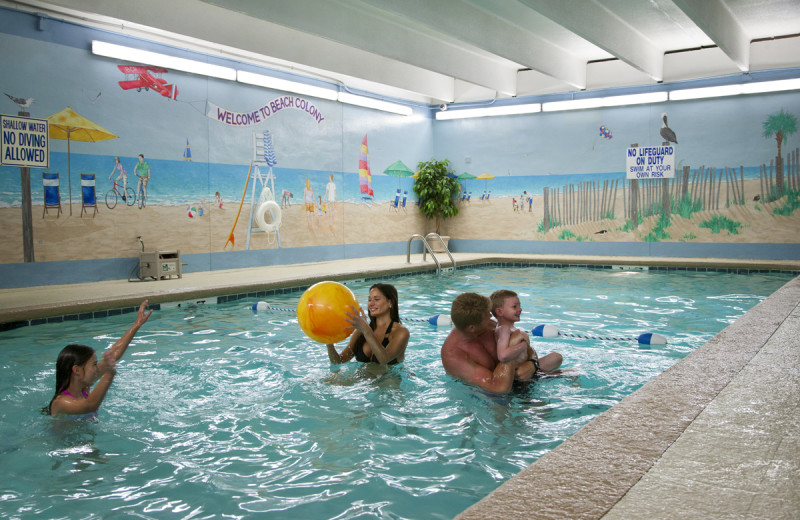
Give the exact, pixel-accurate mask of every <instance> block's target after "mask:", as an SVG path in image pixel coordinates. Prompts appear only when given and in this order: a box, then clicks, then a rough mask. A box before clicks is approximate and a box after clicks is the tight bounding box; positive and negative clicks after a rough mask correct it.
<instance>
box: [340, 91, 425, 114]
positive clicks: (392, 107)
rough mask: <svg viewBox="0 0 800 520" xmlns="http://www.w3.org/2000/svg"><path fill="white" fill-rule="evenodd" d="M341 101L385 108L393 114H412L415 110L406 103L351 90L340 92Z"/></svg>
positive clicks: (377, 108) (378, 108)
mask: <svg viewBox="0 0 800 520" xmlns="http://www.w3.org/2000/svg"><path fill="white" fill-rule="evenodd" d="M338 99H339V102H341V103H348V104H350V105H358V106H362V107H367V108H374V109H376V110H383V111H384V112H391V113H393V114H400V115H401V116H410V115H411V114H412V113H414V111H413V110H412V109H411V107H409V106H406V105H399V104H397V103H389V102H388V101H382V100H380V99H374V98H369V97H365V96H357V95H355V94H351V93H349V92H341V91H340V92H339V96H338Z"/></svg>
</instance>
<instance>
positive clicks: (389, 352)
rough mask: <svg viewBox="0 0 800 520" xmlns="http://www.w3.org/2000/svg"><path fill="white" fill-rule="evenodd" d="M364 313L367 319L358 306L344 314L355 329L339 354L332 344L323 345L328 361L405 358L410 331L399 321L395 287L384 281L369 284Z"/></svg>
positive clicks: (382, 361) (392, 362) (391, 362)
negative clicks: (326, 349)
mask: <svg viewBox="0 0 800 520" xmlns="http://www.w3.org/2000/svg"><path fill="white" fill-rule="evenodd" d="M367 313H368V315H369V322H367V316H365V315H364V310H363V309H361V308H359V309H353V313H349V312H348V313H347V316H348V318H347V321H348V322H349V323H350V324H351V325H352V327H353V329H355V331H354V332H353V334H351V335H350V340H349V342H348V344H347V346H346V347H345V348H344V350H342V352H341V353H340V352H337V351H336V346H335V345H333V344H327V345H326V346H327V348H328V358H329V359H330V361H331V363H336V364H339V363H347V362H348V361H350V360H351V359H353V358H355V359H356V361H360V362H362V363H379V364H381V365H396V364H397V363H399V362H401V361H403V360H404V359H405V352H406V347H407V346H408V339H409V337H410V334H409V332H408V329H407V328H406V327H405V326H403V324H402V323H400V311H399V301H398V297H397V289H396V288H395V287H394V286H393V285H391V284H387V283H376V284H375V285H373V286H372V287H370V288H369V300H368V302H367Z"/></svg>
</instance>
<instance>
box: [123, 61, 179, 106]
mask: <svg viewBox="0 0 800 520" xmlns="http://www.w3.org/2000/svg"><path fill="white" fill-rule="evenodd" d="M117 67H118V68H119V70H121V71H122V72H123V73H124V74H125V75H126V77H127V76H134V77H135V79H126V80H125V81H120V82H119V86H120V87H122V88H123V90H131V89H134V88H135V89H136V90H137V91H138V92H141V91H142V89H145V90H151V89H152V90H154V91H156V92H158V93H159V94H161V95H162V96H164V97H165V98H169V99H177V98H178V87H176V86H175V85H170V84H168V83H167V80H165V79H163V78H161V77H160V74H164V73H165V72H169V71H168V70H167V69H162V68H161V67H150V66H146V67H145V66H135V65H117Z"/></svg>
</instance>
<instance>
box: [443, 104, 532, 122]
mask: <svg viewBox="0 0 800 520" xmlns="http://www.w3.org/2000/svg"><path fill="white" fill-rule="evenodd" d="M541 111H542V105H540V104H539V103H532V104H530V103H529V104H525V105H504V106H497V107H485V108H465V109H463V110H448V111H447V112H437V113H436V119H437V120H443V119H466V118H472V117H491V116H513V115H518V114H535V113H537V112H541Z"/></svg>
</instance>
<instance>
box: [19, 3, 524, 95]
mask: <svg viewBox="0 0 800 520" xmlns="http://www.w3.org/2000/svg"><path fill="white" fill-rule="evenodd" d="M23 3H25V0H23ZM28 3H29V4H30V5H32V6H35V7H36V8H38V9H44V8H45V7H47V6H51V7H52V8H53V9H54V10H55V11H54V12H56V13H58V10H59V9H62V8H63V10H64V11H65V12H67V11H68V12H69V13H70V14H71V15H72V16H73V17H76V16H77V17H80V15H81V14H83V15H85V20H86V21H87V22H89V23H93V24H94V25H95V26H100V27H105V28H107V29H108V30H110V31H112V32H118V33H121V34H127V35H131V36H136V37H140V38H145V39H148V38H149V39H153V40H154V41H159V42H169V41H170V39H171V38H174V39H173V40H172V44H173V45H176V46H180V47H186V48H190V49H195V50H199V51H200V52H207V53H209V54H216V55H220V56H227V57H232V58H234V59H244V61H257V60H254V59H253V58H254V57H256V56H262V57H263V62H262V63H260V64H262V65H265V66H270V64H271V63H274V66H275V67H276V68H278V69H281V70H286V69H287V68H288V69H290V70H294V71H295V72H296V73H299V74H301V75H302V74H303V73H307V74H310V75H316V76H317V77H323V78H324V77H325V76H324V74H325V72H326V71H329V72H331V77H330V78H329V79H332V80H334V81H337V80H339V79H338V77H337V76H336V75H341V76H345V77H350V78H360V79H363V80H366V81H367V82H373V83H376V84H379V85H386V86H389V87H392V88H394V89H399V90H400V91H405V92H406V93H409V94H411V95H410V96H409V99H418V98H421V97H422V98H425V100H424V101H425V102H432V103H441V102H450V101H453V97H454V92H455V80H454V79H453V78H452V77H449V76H447V75H445V74H442V73H440V72H436V71H433V70H430V69H424V68H420V67H417V66H414V65H412V64H408V63H403V62H401V61H397V60H394V59H391V58H387V57H384V56H380V55H377V54H374V53H371V52H367V51H364V50H361V49H359V48H354V47H350V46H347V45H344V44H342V43H338V42H335V41H332V40H331V39H327V38H323V37H320V36H315V35H312V34H308V33H305V32H302V31H300V30H298V29H294V28H290V27H286V26H283V25H281V24H278V23H273V22H270V21H266V20H262V19H258V18H254V17H251V16H248V15H246V14H243V13H241V12H237V11H235V10H231V9H229V8H222V7H219V6H216V5H212V4H210V3H208V2H201V1H198V0H169V1H168V2H164V1H162V0H137V1H135V2H131V1H129V0H48V2H40V1H35V0H34V1H31V2H28ZM228 3H231V2H228ZM287 3H288V4H293V3H294V2H287ZM187 13H191V15H190V16H187ZM98 15H99V16H98ZM106 17H108V18H110V19H111V20H117V21H120V20H121V21H123V23H118V24H114V23H113V22H109V20H108V18H106ZM150 28H154V29H156V30H155V31H152V30H151V29H150ZM192 40H196V41H197V42H199V43H198V45H192ZM236 50H242V51H245V52H243V53H240V54H236ZM247 57H249V58H250V59H249V60H248V59H245V58H247ZM298 64H302V65H298ZM309 71H311V72H309ZM495 72H497V76H508V77H509V78H510V79H506V80H505V82H504V83H503V85H504V87H506V88H507V86H508V85H509V84H512V83H513V84H514V85H515V81H516V70H509V71H506V70H498V71H495ZM478 73H479V70H478V69H476V70H475V74H476V75H477V74H478ZM341 81H344V80H341ZM349 86H353V85H349ZM365 90H366V89H365ZM395 97H403V95H402V92H398V94H397V96H395Z"/></svg>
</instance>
